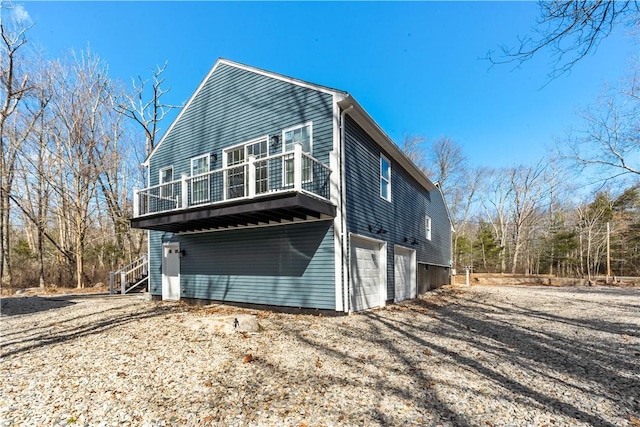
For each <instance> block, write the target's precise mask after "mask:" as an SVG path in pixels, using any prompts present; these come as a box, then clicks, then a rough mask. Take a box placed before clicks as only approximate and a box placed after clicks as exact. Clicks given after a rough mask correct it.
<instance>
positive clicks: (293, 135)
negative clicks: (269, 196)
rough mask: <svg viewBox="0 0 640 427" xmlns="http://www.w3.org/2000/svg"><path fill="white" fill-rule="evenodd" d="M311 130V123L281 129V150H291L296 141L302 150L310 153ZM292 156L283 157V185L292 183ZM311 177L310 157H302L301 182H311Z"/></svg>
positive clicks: (311, 145) (311, 144) (311, 146)
mask: <svg viewBox="0 0 640 427" xmlns="http://www.w3.org/2000/svg"><path fill="white" fill-rule="evenodd" d="M312 134H313V132H312V123H305V124H303V125H298V126H294V127H291V128H288V129H285V130H283V131H282V141H283V142H282V152H283V153H289V152H291V153H292V152H293V150H294V148H295V144H296V142H299V143H301V144H302V152H303V153H307V154H311V153H312V149H313V135H312ZM294 166H295V165H294V161H293V156H289V157H285V159H284V164H283V178H284V185H285V186H289V185H293V184H294V182H293V176H294V175H293V168H294ZM312 179H313V177H312V174H311V159H309V158H307V157H305V156H303V157H302V182H303V183H306V182H311V181H312Z"/></svg>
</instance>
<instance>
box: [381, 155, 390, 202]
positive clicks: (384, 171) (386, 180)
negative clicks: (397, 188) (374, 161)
mask: <svg viewBox="0 0 640 427" xmlns="http://www.w3.org/2000/svg"><path fill="white" fill-rule="evenodd" d="M380 197H382V198H383V199H385V200H387V201H389V202H390V201H391V162H389V159H387V158H386V157H385V156H383V155H382V154H380Z"/></svg>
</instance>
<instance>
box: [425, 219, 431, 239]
mask: <svg viewBox="0 0 640 427" xmlns="http://www.w3.org/2000/svg"><path fill="white" fill-rule="evenodd" d="M424 231H425V237H426V238H427V240H431V217H428V216H426V217H425V218H424Z"/></svg>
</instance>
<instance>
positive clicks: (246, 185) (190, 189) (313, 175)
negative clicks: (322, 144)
mask: <svg viewBox="0 0 640 427" xmlns="http://www.w3.org/2000/svg"><path fill="white" fill-rule="evenodd" d="M330 174H331V169H330V168H329V167H328V166H326V165H325V164H323V163H321V162H320V161H318V160H317V159H315V158H314V157H312V156H310V155H308V154H306V153H303V152H302V144H300V143H296V144H295V147H294V151H291V152H287V153H282V154H277V155H274V156H268V157H262V158H256V157H254V156H249V158H248V159H247V162H246V163H242V164H239V165H233V166H227V167H224V168H221V169H217V170H214V171H211V172H206V173H202V174H199V175H194V176H188V175H187V174H183V175H182V177H181V178H180V179H178V180H175V181H172V182H168V183H164V184H160V185H154V186H151V187H147V188H143V189H134V190H133V202H134V204H133V216H134V218H135V217H140V216H144V215H152V214H156V213H161V212H170V211H175V210H182V209H188V208H191V207H196V206H205V205H214V204H218V203H225V202H229V201H235V200H238V201H239V200H244V199H253V198H257V197H263V196H267V195H272V194H274V193H284V192H301V193H309V194H313V195H314V196H316V197H320V198H322V199H326V200H329V186H330V183H329V176H330Z"/></svg>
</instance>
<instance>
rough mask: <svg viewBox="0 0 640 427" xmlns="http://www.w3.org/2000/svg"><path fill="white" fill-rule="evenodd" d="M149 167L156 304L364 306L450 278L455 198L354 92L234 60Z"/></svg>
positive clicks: (138, 223) (140, 222)
mask: <svg viewBox="0 0 640 427" xmlns="http://www.w3.org/2000/svg"><path fill="white" fill-rule="evenodd" d="M144 166H146V169H147V171H148V177H147V178H148V187H147V188H143V189H139V190H134V215H133V218H132V219H131V226H132V227H135V228H141V229H146V230H149V292H150V294H151V295H152V297H153V298H156V299H160V298H162V299H169V300H177V299H184V300H214V301H225V302H234V303H245V304H259V305H270V306H281V307H295V308H310V309H322V310H331V311H335V312H351V311H360V310H365V309H369V308H373V307H381V306H384V305H385V304H386V303H388V302H390V301H400V300H404V299H407V298H412V297H414V296H415V295H416V294H417V293H422V292H425V291H426V290H427V289H430V288H435V287H438V286H441V285H443V284H446V283H448V282H449V273H450V267H451V258H452V254H451V221H450V218H449V215H448V211H447V207H446V205H445V201H444V200H443V196H442V193H441V191H440V190H439V188H438V186H436V185H434V184H433V183H432V182H431V181H430V180H429V179H428V178H427V177H426V176H425V175H424V174H423V173H422V172H421V171H420V170H419V169H418V168H417V167H416V165H415V164H413V163H412V162H411V161H410V160H409V159H408V158H407V157H406V156H405V155H404V154H403V153H402V152H401V151H400V150H399V149H398V147H397V146H396V145H395V144H394V143H393V142H392V141H391V139H390V138H389V137H388V136H387V135H386V134H385V133H384V132H383V131H382V129H380V127H379V126H378V125H377V124H376V123H375V122H374V121H373V119H372V118H371V117H370V116H369V115H368V114H367V113H366V112H365V111H364V109H363V108H362V107H361V106H360V105H359V104H358V103H357V102H356V100H355V99H354V98H353V97H352V96H351V95H349V94H348V93H347V92H343V91H340V90H335V89H331V88H328V87H324V86H320V85H316V84H312V83H308V82H304V81H301V80H297V79H294V78H290V77H287V76H283V75H280V74H276V73H273V72H269V71H264V70H261V69H258V68H254V67H250V66H246V65H242V64H239V63H236V62H232V61H229V60H226V59H220V60H218V61H217V62H216V63H215V65H214V66H213V68H212V69H211V71H210V72H209V74H208V75H207V76H206V77H205V79H204V80H203V81H202V83H201V84H200V86H199V87H198V88H197V90H196V91H195V93H194V94H193V95H192V97H191V98H190V99H189V101H188V102H187V104H186V105H185V106H184V108H183V109H182V110H181V112H180V113H179V115H178V116H177V118H176V119H175V121H174V122H173V123H172V124H171V126H170V127H169V129H168V130H167V132H166V134H165V135H164V137H163V138H162V139H161V140H160V142H159V143H158V144H157V145H156V147H154V149H153V151H152V152H151V153H150V154H149V156H148V158H147V159H146V160H145V162H144Z"/></svg>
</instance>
